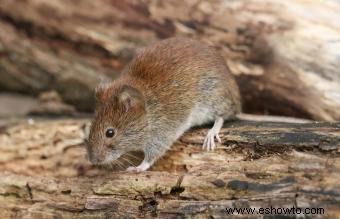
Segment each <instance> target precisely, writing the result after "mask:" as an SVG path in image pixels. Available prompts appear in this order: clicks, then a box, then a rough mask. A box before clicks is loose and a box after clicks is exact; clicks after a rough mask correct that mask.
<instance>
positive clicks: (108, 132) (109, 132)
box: [105, 128, 116, 138]
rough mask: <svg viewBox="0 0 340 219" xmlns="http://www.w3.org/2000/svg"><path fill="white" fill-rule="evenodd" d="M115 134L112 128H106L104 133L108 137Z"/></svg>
mask: <svg viewBox="0 0 340 219" xmlns="http://www.w3.org/2000/svg"><path fill="white" fill-rule="evenodd" d="M115 134H116V131H115V130H114V129H113V128H108V129H107V130H106V133H105V135H106V137H108V138H112V137H113V136H114V135H115Z"/></svg>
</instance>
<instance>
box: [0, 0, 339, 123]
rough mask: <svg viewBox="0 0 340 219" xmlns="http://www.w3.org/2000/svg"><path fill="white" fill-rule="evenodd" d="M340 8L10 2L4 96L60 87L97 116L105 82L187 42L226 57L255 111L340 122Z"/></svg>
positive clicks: (315, 1)
mask: <svg viewBox="0 0 340 219" xmlns="http://www.w3.org/2000/svg"><path fill="white" fill-rule="evenodd" d="M339 11H340V6H339V3H337V1H319V0H287V1H270V0H251V1H249V0H240V1H223V0H214V1H200V0H190V1H182V0H171V1H164V2H159V1H157V0H151V1H134V0H128V1H125V0H124V1H123V0H115V1H108V0H96V1H92V0H83V1H81V2H80V1H64V0H54V1H50V0H26V1H13V0H1V1H0V29H1V31H0V74H1V80H0V90H9V91H16V92H18V91H19V92H23V93H29V94H32V93H33V94H39V93H40V92H44V91H46V90H56V91H58V92H59V93H60V95H61V96H62V98H63V99H64V101H66V102H67V103H71V104H73V105H75V106H76V108H77V109H78V110H87V111H89V110H92V109H93V105H94V104H93V99H94V98H93V94H92V91H93V88H94V87H95V86H96V85H97V83H98V81H99V79H100V78H101V77H103V78H115V77H116V76H117V75H118V74H119V72H120V71H121V69H122V68H123V67H124V66H125V65H126V63H127V62H128V61H129V60H130V59H131V58H132V57H133V56H134V54H135V53H136V51H137V50H138V49H140V48H143V47H145V46H147V45H149V44H150V43H153V42H156V41H158V40H160V39H162V38H167V37H171V36H187V37H192V38H197V39H200V40H202V41H204V42H206V43H209V44H211V45H214V46H215V47H217V49H218V50H219V51H220V52H221V54H222V55H223V57H224V58H225V60H226V62H227V64H228V66H229V68H230V69H231V71H232V73H233V74H235V75H236V77H237V80H238V83H239V85H240V88H241V92H242V96H243V101H244V103H243V105H244V110H245V111H246V112H252V113H261V114H279V115H290V116H297V117H304V118H312V119H315V120H322V121H336V120H339V119H340V110H339V109H340V96H339V93H340V77H339V69H340V62H339V56H340V54H339V51H340V49H339V48H340V43H339V42H340V40H339V39H340V23H339V22H337V21H339V20H340V13H339ZM311 13H312V15H311Z"/></svg>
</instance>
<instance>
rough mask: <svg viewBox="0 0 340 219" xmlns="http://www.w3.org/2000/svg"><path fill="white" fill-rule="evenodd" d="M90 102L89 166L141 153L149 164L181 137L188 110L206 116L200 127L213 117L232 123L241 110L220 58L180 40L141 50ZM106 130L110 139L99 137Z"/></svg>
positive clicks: (200, 45) (226, 69)
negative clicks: (113, 133) (93, 112)
mask: <svg viewBox="0 0 340 219" xmlns="http://www.w3.org/2000/svg"><path fill="white" fill-rule="evenodd" d="M126 86H128V87H130V88H132V90H130V91H128V97H129V98H128V101H132V105H131V107H130V108H129V109H128V110H126V107H125V105H124V104H126V103H124V102H122V101H121V97H122V95H123V93H124V92H123V90H124V87H125V88H126ZM129 92H130V93H129ZM129 95H130V96H129ZM96 96H97V106H96V116H95V119H94V121H93V123H92V127H91V132H90V136H89V144H88V153H89V157H90V159H91V161H93V162H94V163H102V162H106V161H108V162H109V161H110V160H108V159H106V158H105V157H107V156H111V157H112V156H113V155H112V154H114V155H117V156H119V155H120V154H121V153H124V152H127V151H131V150H143V151H144V152H145V156H146V157H145V159H147V160H149V161H150V162H151V163H153V162H154V161H155V160H156V159H158V158H159V157H160V156H161V155H162V154H163V153H164V152H165V151H166V150H167V149H168V148H169V147H170V146H171V144H172V143H173V142H174V141H175V140H176V139H177V138H178V137H179V135H181V134H183V132H184V131H185V130H181V127H183V124H184V123H185V122H187V120H188V117H189V116H190V115H192V112H193V109H194V108H195V109H196V108H202V109H203V108H205V109H207V111H209V112H210V113H208V114H211V116H210V117H211V118H210V117H209V118H206V120H207V121H206V122H213V121H214V119H215V118H217V117H218V116H222V117H223V118H224V119H230V118H233V117H234V116H235V115H236V114H238V113H239V112H240V110H241V109H240V108H241V106H240V95H239V90H238V87H237V85H236V83H235V80H234V78H233V76H232V75H231V74H230V72H229V70H228V68H227V66H226V65H225V62H224V60H223V58H222V57H221V56H220V55H219V54H218V53H217V52H216V51H215V50H214V49H212V48H210V47H208V46H206V45H204V44H202V43H200V42H198V41H195V40H190V39H185V38H170V39H167V40H163V41H161V42H159V43H156V44H154V45H153V46H150V47H148V48H146V49H144V50H143V51H142V52H140V53H139V54H138V55H137V56H136V57H135V58H134V59H133V60H132V61H131V63H130V64H129V65H128V66H127V67H126V68H125V70H124V71H123V72H122V74H121V76H120V77H119V78H118V79H117V80H115V81H113V82H112V83H110V84H108V85H104V86H101V87H100V88H99V89H98V91H97V94H96ZM130 104H131V103H130ZM202 121H203V120H202ZM193 125H200V124H199V123H198V124H195V123H193V124H192V125H191V126H193ZM107 127H114V128H116V130H117V135H116V136H115V137H114V138H112V139H107V138H106V137H105V131H106V129H107ZM188 128H190V127H186V128H185V129H188ZM179 130H180V131H179ZM117 156H113V157H112V159H111V160H114V159H117V158H118V157H117Z"/></svg>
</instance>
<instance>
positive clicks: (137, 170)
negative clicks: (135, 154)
mask: <svg viewBox="0 0 340 219" xmlns="http://www.w3.org/2000/svg"><path fill="white" fill-rule="evenodd" d="M126 171H128V172H136V173H139V172H142V171H143V170H141V169H140V168H139V167H128V168H127V169H126Z"/></svg>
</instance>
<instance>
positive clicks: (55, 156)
mask: <svg viewBox="0 0 340 219" xmlns="http://www.w3.org/2000/svg"><path fill="white" fill-rule="evenodd" d="M87 122H88V120H87V119H78V120H75V119H59V120H54V121H41V120H30V121H29V123H20V124H17V125H12V126H10V127H2V128H1V129H0V209H1V210H0V218H71V217H72V218H73V217H85V218H98V217H106V218H119V217H124V218H143V217H156V216H157V217H158V218H169V217H170V218H171V217H176V218H184V217H195V218H225V217H228V216H229V217H231V216H233V215H228V213H227V210H226V209H228V208H256V211H257V212H258V211H259V208H261V207H262V208H277V209H278V208H291V207H295V208H301V209H302V210H303V209H306V208H315V209H319V213H318V214H317V215H307V216H311V217H318V218H336V217H339V216H340V215H339V212H340V211H339V210H340V208H339V206H340V205H339V204H340V200H339V198H340V187H339V181H340V174H339V172H340V159H339V153H340V124H339V123H308V124H290V123H270V122H266V123H259V122H248V121H242V122H241V121H234V122H228V123H225V125H224V128H223V129H222V133H221V139H222V144H221V145H219V147H218V149H217V150H216V151H214V152H205V151H202V150H201V144H202V142H203V138H204V135H205V134H206V132H207V129H206V128H204V127H200V128H196V129H193V130H190V131H188V132H187V133H186V134H185V135H184V136H183V137H182V138H180V139H179V140H178V141H177V142H176V143H175V144H174V145H173V146H172V148H171V150H170V151H168V152H167V153H166V155H165V156H164V157H163V158H162V159H161V160H159V161H158V162H157V163H156V164H155V165H154V166H153V167H152V169H151V170H150V171H147V172H143V173H138V174H137V173H129V172H124V171H119V169H120V168H121V166H118V167H116V168H118V170H114V169H103V168H99V167H94V166H91V165H90V164H89V163H88V161H87V160H86V159H85V156H84V155H85V151H84V149H83V142H84V138H85V137H86V134H85V132H86V123H87ZM133 156H136V157H138V156H139V155H138V154H134V155H133ZM127 158H129V157H127ZM130 158H131V156H130ZM130 161H131V162H134V161H132V160H130ZM130 161H129V162H130ZM122 162H124V161H123V160H122ZM121 165H128V163H122V164H121ZM322 209H323V210H324V212H321V211H322ZM272 213H273V214H274V213H275V212H272ZM276 213H277V212H276ZM235 214H236V213H235ZM235 214H234V216H235ZM239 216H244V217H247V218H249V217H250V218H258V217H259V216H262V217H265V215H260V214H255V215H251V214H244V215H241V214H240V215H239Z"/></svg>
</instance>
